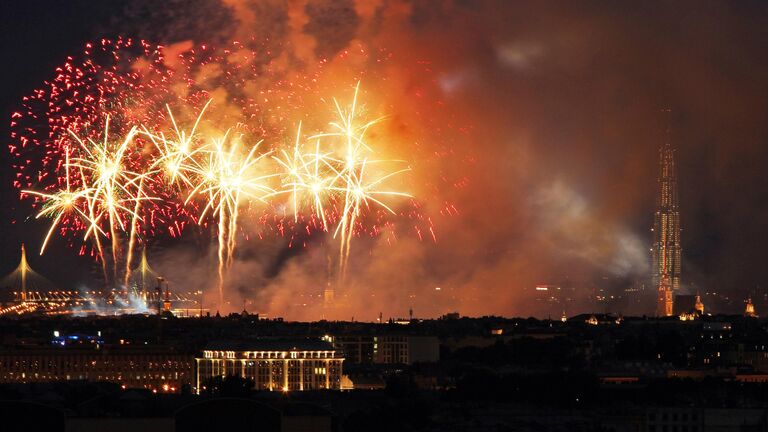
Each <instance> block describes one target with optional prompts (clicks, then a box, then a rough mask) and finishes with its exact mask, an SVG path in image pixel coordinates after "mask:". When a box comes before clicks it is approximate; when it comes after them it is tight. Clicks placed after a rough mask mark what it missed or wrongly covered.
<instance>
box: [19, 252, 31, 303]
mask: <svg viewBox="0 0 768 432" xmlns="http://www.w3.org/2000/svg"><path fill="white" fill-rule="evenodd" d="M18 270H19V272H20V274H21V301H27V273H28V272H29V264H28V263H27V251H26V249H25V248H24V243H21V260H20V261H19V269H18Z"/></svg>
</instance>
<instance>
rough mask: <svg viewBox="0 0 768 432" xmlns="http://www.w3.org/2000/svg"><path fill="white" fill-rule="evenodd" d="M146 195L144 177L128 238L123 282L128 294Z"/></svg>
mask: <svg viewBox="0 0 768 432" xmlns="http://www.w3.org/2000/svg"><path fill="white" fill-rule="evenodd" d="M143 194H144V177H141V178H140V179H139V189H138V192H137V194H136V198H137V199H136V202H135V204H134V208H133V215H132V217H131V233H130V234H129V236H128V252H127V254H126V257H125V279H124V281H123V286H124V289H125V291H126V292H127V291H128V289H129V287H128V284H129V281H130V279H131V261H132V260H133V248H134V245H135V243H136V231H137V229H138V226H139V222H140V221H141V219H140V218H139V210H140V209H141V201H142V199H141V198H142V196H143Z"/></svg>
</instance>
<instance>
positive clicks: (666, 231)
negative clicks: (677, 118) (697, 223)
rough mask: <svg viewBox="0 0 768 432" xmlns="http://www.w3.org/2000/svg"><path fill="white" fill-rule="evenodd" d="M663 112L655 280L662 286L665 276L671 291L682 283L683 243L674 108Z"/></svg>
mask: <svg viewBox="0 0 768 432" xmlns="http://www.w3.org/2000/svg"><path fill="white" fill-rule="evenodd" d="M662 113H663V114H664V120H665V122H664V123H665V124H664V138H663V142H662V144H661V145H660V146H659V165H658V177H657V195H656V211H655V213H654V221H653V229H652V232H653V247H652V248H651V251H652V258H653V263H652V283H653V285H655V286H660V284H661V282H662V278H663V277H664V276H665V273H666V277H667V278H668V280H669V285H670V286H671V288H672V290H673V291H674V290H677V289H679V288H680V286H681V262H682V246H681V243H680V233H681V228H680V210H679V200H678V189H677V163H676V159H675V152H676V150H675V148H674V147H673V146H672V138H671V133H672V125H671V124H672V123H671V114H672V110H670V109H668V108H666V109H663V110H662Z"/></svg>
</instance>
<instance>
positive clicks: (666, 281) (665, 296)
mask: <svg viewBox="0 0 768 432" xmlns="http://www.w3.org/2000/svg"><path fill="white" fill-rule="evenodd" d="M661 267H662V272H661V279H660V280H659V292H658V297H657V298H656V316H660V317H665V316H671V315H672V313H673V312H672V311H673V309H674V303H673V301H674V300H673V299H674V297H673V295H672V283H671V281H670V277H669V272H668V271H667V262H666V260H664V259H662V266H661Z"/></svg>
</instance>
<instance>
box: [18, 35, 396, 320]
mask: <svg viewBox="0 0 768 432" xmlns="http://www.w3.org/2000/svg"><path fill="white" fill-rule="evenodd" d="M111 44H113V43H111V42H104V41H103V42H102V51H105V52H106V51H108V50H107V48H108V47H109V46H110V45H111ZM131 46H133V45H132V44H131V42H130V41H118V43H115V44H114V47H113V49H116V50H117V51H119V50H120V49H125V48H127V47H131ZM140 47H141V51H142V52H143V55H144V57H146V58H147V60H146V61H145V62H144V64H145V67H144V70H143V71H141V72H138V71H136V70H131V72H128V73H126V74H124V75H121V74H119V73H117V72H116V71H117V70H119V69H118V68H117V67H114V68H112V69H110V70H109V71H107V72H104V71H103V70H101V69H98V68H96V66H95V65H94V62H93V61H91V60H88V61H86V62H85V63H83V65H81V67H77V66H75V65H74V64H73V61H72V60H71V59H70V61H69V62H68V64H67V66H66V67H65V68H64V69H63V70H61V71H60V75H59V76H58V77H57V80H56V83H55V86H54V85H53V84H52V85H51V89H50V90H49V92H48V93H45V92H43V93H44V94H38V95H37V97H36V98H32V99H28V100H27V101H26V102H27V104H28V105H29V106H30V108H29V110H30V111H29V112H28V113H27V118H37V117H36V116H37V113H36V112H35V111H34V108H33V107H31V104H32V103H33V102H36V101H38V100H39V101H45V100H46V98H48V99H50V100H52V101H54V102H55V103H49V104H48V106H49V107H51V106H52V107H53V108H48V109H47V111H46V115H47V116H48V117H49V121H48V125H47V128H48V131H49V132H48V135H49V137H50V138H48V139H45V138H43V133H42V132H40V131H37V130H36V129H35V128H34V127H25V128H17V129H15V130H14V135H13V137H14V138H15V139H17V140H18V142H20V143H21V145H19V146H17V145H14V146H12V148H11V151H12V153H13V154H14V155H15V156H16V157H17V160H21V159H24V160H25V161H26V162H25V163H24V164H17V165H15V167H16V168H17V170H18V173H19V174H18V175H17V178H18V179H19V180H18V182H17V186H19V188H20V189H23V190H22V195H23V196H24V195H32V196H34V197H35V198H36V202H41V207H40V208H39V210H38V212H37V214H36V217H37V218H41V217H47V218H51V224H50V227H49V229H48V231H47V234H46V236H45V238H44V240H43V242H42V247H41V250H40V252H41V254H42V253H43V252H44V250H45V248H46V245H47V244H48V243H49V241H50V239H51V238H52V237H53V235H54V233H56V232H57V231H58V232H59V233H60V234H61V235H62V236H66V235H67V234H71V233H76V234H78V237H79V238H80V239H81V240H82V242H83V243H82V245H81V246H79V247H80V250H81V253H82V252H83V251H84V250H87V247H86V246H85V245H91V246H90V247H92V250H93V251H95V256H96V257H97V258H98V259H99V260H100V261H101V263H102V265H103V268H104V273H105V279H106V280H109V279H111V280H112V281H113V282H114V283H115V284H117V281H118V280H121V281H122V283H123V285H124V287H125V289H127V285H128V282H129V279H130V272H131V262H132V259H133V255H134V249H135V247H136V245H138V244H143V245H144V247H145V248H146V245H147V242H148V241H149V240H150V239H151V238H152V237H153V236H154V235H155V233H156V232H157V227H158V224H159V223H162V225H160V226H161V227H163V228H165V229H167V231H168V232H169V233H170V234H171V235H173V236H177V235H180V234H181V232H182V230H183V229H184V226H185V225H187V224H188V223H189V222H194V223H195V224H197V225H205V226H207V225H208V224H212V225H214V226H215V228H216V237H217V243H218V254H217V256H218V276H219V278H218V294H219V303H220V305H219V306H222V305H223V303H224V301H225V299H224V287H225V282H226V275H227V271H228V270H229V268H230V267H231V266H232V263H233V260H234V257H235V253H236V248H237V243H238V241H237V240H238V236H239V235H241V228H240V223H239V220H240V219H241V218H242V217H243V215H244V214H246V213H255V214H258V213H261V214H262V216H261V217H260V218H259V219H260V220H261V221H262V222H264V220H268V219H273V220H275V221H277V223H278V224H279V226H280V228H279V230H280V231H281V232H282V231H283V230H284V227H285V226H286V225H288V224H289V223H292V224H293V225H294V226H296V227H297V228H298V226H299V225H300V224H302V223H305V224H306V225H305V227H304V229H302V230H301V231H306V235H312V233H313V232H315V231H318V232H320V233H327V234H328V235H331V234H332V236H333V238H335V239H337V240H338V243H337V244H338V249H339V253H338V276H339V279H340V281H343V279H344V276H345V274H346V272H347V267H348V262H349V258H350V250H351V244H352V240H353V238H354V237H355V235H356V234H358V233H360V232H367V231H369V230H370V231H371V232H373V233H374V234H375V233H378V231H379V228H378V226H377V225H375V224H378V223H380V222H381V220H382V218H383V216H382V214H384V213H386V214H389V215H398V213H397V211H396V207H395V206H394V204H397V203H399V202H401V201H410V200H406V199H407V198H411V195H410V194H409V193H408V192H407V191H403V190H400V187H399V186H395V185H391V183H392V180H393V179H395V178H396V177H399V176H401V175H402V174H404V173H405V172H407V171H410V167H409V166H408V165H407V163H406V162H405V161H401V160H391V159H386V158H382V157H381V153H380V152H379V150H380V149H377V148H375V145H374V144H372V143H371V142H370V140H369V139H368V137H367V133H368V132H369V130H371V129H372V128H374V127H375V126H377V125H378V124H379V123H380V122H381V121H382V120H383V119H382V118H375V119H373V120H369V119H367V118H366V113H365V109H363V108H364V104H362V103H361V100H360V96H361V95H360V91H359V83H358V85H357V86H356V87H355V88H354V94H353V96H352V97H351V100H350V101H349V103H346V104H345V103H342V102H340V101H339V100H337V99H335V98H333V99H332V100H333V104H334V106H333V108H334V109H333V111H332V116H333V118H334V120H332V121H330V122H327V123H326V122H323V121H322V120H321V119H319V118H322V117H323V116H318V115H317V111H316V110H313V111H312V113H313V115H312V118H310V120H312V121H311V122H310V123H312V124H326V125H327V126H325V127H319V128H318V126H314V127H315V128H316V129H315V130H311V133H309V134H306V135H304V134H303V130H302V129H303V128H302V123H299V124H298V127H297V128H296V131H295V134H293V135H292V136H294V139H292V140H291V142H292V143H291V145H288V146H282V145H280V143H281V142H283V140H282V138H283V137H284V136H286V135H287V134H288V129H289V128H288V127H287V126H286V124H287V118H288V116H287V115H284V114H282V113H281V112H280V111H274V110H272V111H271V110H266V109H264V107H263V106H261V105H259V102H258V101H257V100H255V99H252V98H247V97H245V98H244V97H234V96H233V97H232V98H231V100H224V101H214V100H213V98H212V97H211V95H210V94H208V93H207V92H206V91H204V90H201V89H200V88H199V87H198V84H197V83H196V81H195V80H194V79H193V76H194V75H195V73H193V72H192V71H193V70H196V73H197V74H198V75H199V74H201V72H200V70H202V69H204V68H205V67H206V64H210V62H213V63H216V62H218V63H216V64H217V65H221V64H229V63H226V62H223V61H221V60H215V56H214V55H213V54H212V53H211V51H212V50H210V49H209V48H206V47H203V48H202V50H201V51H202V52H203V53H202V54H201V53H195V55H194V56H192V57H184V56H179V59H177V60H178V61H179V62H180V63H181V64H182V66H183V67H182V68H181V71H170V70H169V69H168V68H166V67H165V66H164V64H163V63H162V61H161V59H162V53H161V52H160V51H159V48H153V47H151V46H150V45H148V44H146V43H142V44H140ZM236 48H237V47H236ZM89 49H91V50H98V47H95V48H94V47H92V46H89ZM237 49H239V48H237ZM117 51H115V52H117ZM233 52H234V49H233V51H228V50H225V51H224V54H225V55H232V53H233ZM237 52H240V51H237ZM246 54H247V53H246ZM115 58H117V55H115ZM201 58H205V59H207V60H205V61H202V60H200V59H201ZM246 58H248V56H247V55H246ZM205 62H209V63H205ZM246 64H247V63H246ZM228 67H234V66H231V65H230V66H228ZM237 67H238V68H242V65H241V64H238V66H237ZM88 68H90V69H88ZM245 70H250V71H251V72H255V69H253V67H250V68H246V69H245ZM88 71H90V72H88ZM225 71H226V73H225V74H222V75H223V76H228V77H230V78H231V82H227V84H226V85H228V86H231V87H233V88H234V90H232V92H231V93H233V94H237V93H238V91H239V90H237V89H240V88H242V87H243V86H244V82H245V81H241V80H239V78H237V77H238V76H240V75H242V74H241V73H240V72H241V71H240V69H234V71H233V70H229V69H225ZM263 72H264V71H263V70H262V69H259V73H263ZM89 73H90V75H89ZM83 76H86V77H88V79H84V78H82V77H83ZM105 76H106V77H107V78H108V79H105V78H104V77H105ZM75 78H77V79H75ZM275 82H276V83H278V84H277V85H276V87H277V88H292V89H293V88H301V86H299V85H290V86H287V85H285V83H284V81H282V80H275ZM105 83H111V84H105ZM179 83H182V84H183V85H184V87H185V90H184V92H183V93H184V96H183V97H178V96H174V92H175V91H178V90H173V88H174V86H175V85H177V84H179ZM72 87H74V88H75V89H76V91H75V92H74V93H72V92H70V89H71V88H72ZM236 90H237V91H236ZM292 91H293V90H291V92H289V91H287V90H281V91H275V92H274V93H272V92H271V90H268V91H266V92H263V100H264V101H266V100H268V99H269V97H277V95H282V96H279V97H281V98H283V99H281V100H283V101H286V102H291V103H287V104H286V105H285V106H286V107H287V108H282V106H283V105H280V106H281V108H280V109H281V110H284V109H292V110H295V111H297V112H301V111H302V109H303V106H302V104H301V103H297V101H298V100H299V99H300V98H299V97H298V96H296V95H295V94H294V93H292ZM62 94H66V95H67V97H68V98H69V99H66V100H67V102H63V101H61V100H60V99H61V98H62V96H61V95H62ZM72 105H74V106H75V107H76V109H75V110H74V112H71V111H66V112H67V113H70V112H71V114H66V115H65V114H61V111H62V110H68V109H69V108H68V107H70V106H72ZM222 105H224V106H226V107H227V108H229V109H222V108H220V107H221V106H222ZM232 106H235V107H242V111H241V112H240V113H239V114H238V115H230V114H231V112H232V109H231V107H232ZM216 109H218V111H216ZM174 110H175V111H176V112H182V113H183V114H182V115H181V116H179V115H174ZM237 110H240V108H237ZM213 111H215V112H213ZM195 112H196V113H197V114H196V115H189V113H195ZM21 117H23V115H22V114H19V113H16V114H14V118H13V123H12V127H13V126H17V124H18V123H19V122H20V121H21V120H20V118H21ZM209 117H210V118H209ZM318 117H319V118H318ZM243 119H246V120H247V121H243ZM182 123H184V124H189V125H190V127H188V128H184V127H182V126H181V124H182ZM220 125H223V126H224V127H225V128H221V127H220ZM227 127H228V128H227ZM110 129H114V131H111V130H110ZM222 129H223V130H225V131H224V132H221V130H222ZM113 137H119V138H117V139H114V138H113ZM29 143H33V144H36V146H39V147H42V148H43V149H45V151H44V156H43V157H42V158H41V159H39V163H35V159H34V158H31V157H30V156H29V154H30V152H32V151H33V149H34V147H35V146H29V145H28V144H29ZM35 167H36V168H35ZM35 169H37V170H38V171H37V173H36V174H34V175H33V174H31V172H32V171H34V170H35ZM49 175H50V177H49ZM33 186H34V187H33ZM281 197H288V202H289V206H290V208H291V213H292V218H290V219H291V220H290V221H288V220H284V219H283V218H282V217H281V216H280V210H279V209H280V208H282V204H283V203H282V202H281ZM398 205H399V204H398ZM264 215H267V216H264ZM368 219H371V220H372V221H374V223H375V224H371V225H370V226H366V222H368ZM265 228H266V226H265ZM321 235H322V234H321ZM292 236H293V234H292ZM260 237H261V235H260ZM104 239H106V240H107V241H106V242H103V240H104ZM105 243H106V244H105ZM107 244H108V246H107ZM107 248H108V249H109V253H108V254H105V250H106V249H107ZM105 255H107V256H109V261H111V264H112V272H111V273H112V274H111V275H108V274H107V273H108V272H107V261H108V260H107V258H106V257H105ZM121 262H123V265H122V266H121V267H119V263H121ZM119 268H124V273H123V275H122V276H123V278H122V279H120V275H119Z"/></svg>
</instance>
